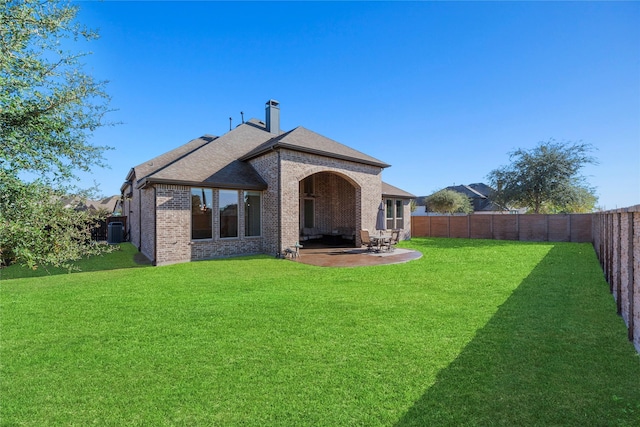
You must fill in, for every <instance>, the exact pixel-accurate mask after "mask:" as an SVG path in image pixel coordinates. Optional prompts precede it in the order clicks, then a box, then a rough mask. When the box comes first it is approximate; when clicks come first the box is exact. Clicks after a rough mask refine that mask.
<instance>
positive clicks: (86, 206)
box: [63, 195, 121, 214]
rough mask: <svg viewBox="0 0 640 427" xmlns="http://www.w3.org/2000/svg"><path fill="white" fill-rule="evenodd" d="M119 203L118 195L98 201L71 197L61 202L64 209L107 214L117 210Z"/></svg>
mask: <svg viewBox="0 0 640 427" xmlns="http://www.w3.org/2000/svg"><path fill="white" fill-rule="evenodd" d="M120 202H121V197H120V196H119V195H116V196H110V197H105V198H102V199H100V200H86V199H82V198H80V197H71V198H68V199H65V200H63V203H64V206H65V207H66V208H73V209H76V210H79V211H93V212H97V211H103V212H107V213H109V214H111V213H114V212H116V211H117V210H118V208H119V207H120Z"/></svg>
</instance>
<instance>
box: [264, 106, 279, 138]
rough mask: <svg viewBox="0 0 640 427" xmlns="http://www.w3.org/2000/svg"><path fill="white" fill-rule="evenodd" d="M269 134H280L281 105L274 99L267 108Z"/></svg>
mask: <svg viewBox="0 0 640 427" xmlns="http://www.w3.org/2000/svg"><path fill="white" fill-rule="evenodd" d="M265 114H266V119H267V120H266V122H267V132H271V133H275V134H276V135H279V134H280V103H279V102H278V101H276V100H274V99H270V100H268V101H267V106H266V108H265Z"/></svg>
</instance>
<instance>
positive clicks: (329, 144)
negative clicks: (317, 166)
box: [240, 126, 390, 168]
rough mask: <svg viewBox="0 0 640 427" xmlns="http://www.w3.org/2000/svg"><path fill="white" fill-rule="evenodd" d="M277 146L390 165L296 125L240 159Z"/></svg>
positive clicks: (380, 165) (382, 166)
mask: <svg viewBox="0 0 640 427" xmlns="http://www.w3.org/2000/svg"><path fill="white" fill-rule="evenodd" d="M277 148H287V149H290V150H294V151H300V152H303V153H309V154H317V155H321V156H325V157H331V158H334V159H341V160H349V161H355V162H358V163H364V164H368V165H373V166H379V167H381V168H387V167H389V166H390V165H389V164H387V163H384V162H382V161H381V160H378V159H376V158H375V157H371V156H369V155H367V154H364V153H362V152H360V151H358V150H354V149H353V148H351V147H347V146H346V145H344V144H341V143H339V142H337V141H334V140H333V139H330V138H327V137H325V136H322V135H320V134H318V133H315V132H313V131H310V130H309V129H306V128H304V127H302V126H298V127H297V128H295V129H293V130H290V131H289V132H285V133H283V134H281V135H278V136H276V137H275V138H272V139H270V140H269V141H266V142H265V143H263V144H261V145H260V146H258V147H256V148H255V149H254V150H252V151H250V152H248V153H247V154H246V155H244V156H242V157H241V158H240V160H250V159H252V158H254V157H258V156H260V155H261V154H263V153H266V152H268V151H271V150H274V149H277Z"/></svg>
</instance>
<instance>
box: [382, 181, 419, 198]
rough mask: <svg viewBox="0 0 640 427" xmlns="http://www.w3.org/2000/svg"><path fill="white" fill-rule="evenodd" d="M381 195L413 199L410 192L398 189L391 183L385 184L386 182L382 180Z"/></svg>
mask: <svg viewBox="0 0 640 427" xmlns="http://www.w3.org/2000/svg"><path fill="white" fill-rule="evenodd" d="M382 195H383V196H389V197H397V198H399V199H415V198H416V196H414V195H413V194H411V193H407V192H406V191H404V190H401V189H399V188H398V187H394V186H393V185H391V184H387V183H386V182H384V181H383V182H382Z"/></svg>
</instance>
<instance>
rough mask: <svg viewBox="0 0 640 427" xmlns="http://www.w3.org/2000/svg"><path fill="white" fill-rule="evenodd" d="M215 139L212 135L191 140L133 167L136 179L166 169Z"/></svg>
mask: <svg viewBox="0 0 640 427" xmlns="http://www.w3.org/2000/svg"><path fill="white" fill-rule="evenodd" d="M216 138H217V137H215V136H213V135H204V136H201V137H200V138H196V139H193V140H191V141H189V142H187V143H186V144H184V145H181V146H180V147H178V148H175V149H173V150H171V151H167V152H166V153H164V154H161V155H159V156H158V157H154V158H153V159H151V160H149V161H147V162H144V163H141V164H139V165H138V166H135V167H134V168H133V170H134V171H135V174H136V179H138V180H140V179H142V178H145V177H147V176H148V175H150V174H152V173H154V172H156V171H158V170H160V169H162V168H164V167H166V166H167V165H169V164H171V163H173V162H175V161H176V160H178V159H180V158H182V157H184V156H186V155H188V154H191V153H192V152H194V151H196V150H197V149H199V148H200V147H202V146H204V145H206V144H208V143H210V142H211V141H213V140H215V139H216Z"/></svg>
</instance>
